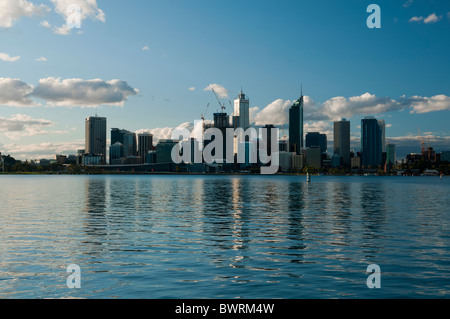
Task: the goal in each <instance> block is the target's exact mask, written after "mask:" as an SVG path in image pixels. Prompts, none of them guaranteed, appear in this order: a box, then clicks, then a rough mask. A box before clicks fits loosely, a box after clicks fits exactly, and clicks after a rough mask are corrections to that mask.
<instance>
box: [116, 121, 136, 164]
mask: <svg viewBox="0 0 450 319" xmlns="http://www.w3.org/2000/svg"><path fill="white" fill-rule="evenodd" d="M117 142H119V143H121V144H122V145H123V147H124V154H123V157H128V156H135V155H137V141H136V134H135V133H133V132H130V131H127V130H119V129H118V128H113V129H111V145H114V144H116V143H117Z"/></svg>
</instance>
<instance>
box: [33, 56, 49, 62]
mask: <svg viewBox="0 0 450 319" xmlns="http://www.w3.org/2000/svg"><path fill="white" fill-rule="evenodd" d="M36 61H37V62H47V61H48V59H47V58H46V57H44V56H41V57H40V58H37V59H36Z"/></svg>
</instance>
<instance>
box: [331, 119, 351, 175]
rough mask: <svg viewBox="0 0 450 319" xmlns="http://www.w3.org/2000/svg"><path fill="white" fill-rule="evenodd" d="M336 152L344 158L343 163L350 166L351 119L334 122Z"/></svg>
mask: <svg viewBox="0 0 450 319" xmlns="http://www.w3.org/2000/svg"><path fill="white" fill-rule="evenodd" d="M333 144H334V145H333V146H334V152H333V153H334V154H335V155H338V156H340V157H341V159H342V165H344V166H347V167H348V166H350V164H351V163H350V121H347V120H345V119H342V120H340V121H337V122H334V141H333Z"/></svg>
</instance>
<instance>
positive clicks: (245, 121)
mask: <svg viewBox="0 0 450 319" xmlns="http://www.w3.org/2000/svg"><path fill="white" fill-rule="evenodd" d="M233 122H234V123H233V124H234V128H238V127H242V128H243V129H244V130H247V129H248V128H249V127H250V102H249V99H248V97H247V96H245V94H244V92H243V91H242V90H241V93H240V94H239V95H238V97H237V99H235V100H234V116H233Z"/></svg>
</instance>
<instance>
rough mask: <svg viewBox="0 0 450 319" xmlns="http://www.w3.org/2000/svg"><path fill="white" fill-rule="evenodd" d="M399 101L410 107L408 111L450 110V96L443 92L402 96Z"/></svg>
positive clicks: (420, 112) (419, 112)
mask: <svg viewBox="0 0 450 319" xmlns="http://www.w3.org/2000/svg"><path fill="white" fill-rule="evenodd" d="M400 101H401V103H402V104H406V105H408V106H409V107H411V108H412V110H411V111H410V113H418V114H422V113H429V112H436V111H450V97H448V96H446V95H443V94H441V95H435V96H432V97H421V96H413V97H411V98H406V97H402V98H401V99H400Z"/></svg>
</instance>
